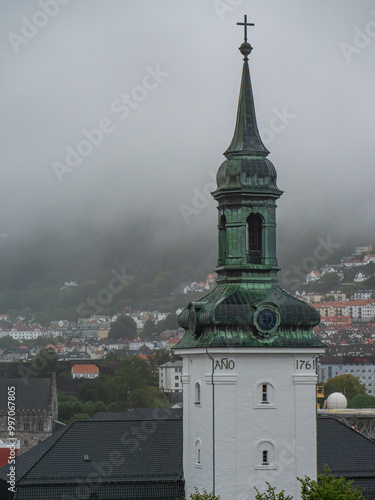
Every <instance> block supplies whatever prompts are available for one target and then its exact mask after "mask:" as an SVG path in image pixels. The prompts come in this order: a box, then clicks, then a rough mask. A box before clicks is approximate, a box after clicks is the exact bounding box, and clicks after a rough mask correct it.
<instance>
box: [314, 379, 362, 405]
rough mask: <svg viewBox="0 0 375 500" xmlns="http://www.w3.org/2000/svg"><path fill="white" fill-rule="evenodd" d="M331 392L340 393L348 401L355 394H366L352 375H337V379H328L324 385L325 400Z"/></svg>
mask: <svg viewBox="0 0 375 500" xmlns="http://www.w3.org/2000/svg"><path fill="white" fill-rule="evenodd" d="M333 392H341V393H342V394H344V396H345V397H346V399H347V400H348V401H350V400H351V399H353V398H354V396H357V394H361V393H364V392H366V386H365V385H364V384H361V382H360V380H359V379H358V378H357V377H355V376H354V375H350V374H345V375H339V376H338V377H334V378H329V379H328V380H327V382H326V383H325V384H324V397H325V398H328V396H329V395H330V394H332V393H333Z"/></svg>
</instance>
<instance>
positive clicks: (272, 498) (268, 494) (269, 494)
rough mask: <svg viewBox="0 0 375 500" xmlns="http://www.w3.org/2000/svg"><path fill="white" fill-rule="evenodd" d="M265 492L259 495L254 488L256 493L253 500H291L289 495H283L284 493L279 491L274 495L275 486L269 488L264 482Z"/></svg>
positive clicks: (268, 484)
mask: <svg viewBox="0 0 375 500" xmlns="http://www.w3.org/2000/svg"><path fill="white" fill-rule="evenodd" d="M266 484H267V490H266V491H265V492H264V493H261V492H260V491H259V490H258V489H257V488H256V487H255V486H254V489H255V491H256V495H255V500H292V499H293V497H292V496H290V495H285V491H284V490H281V491H280V492H279V493H276V486H271V485H270V483H269V482H267V481H266Z"/></svg>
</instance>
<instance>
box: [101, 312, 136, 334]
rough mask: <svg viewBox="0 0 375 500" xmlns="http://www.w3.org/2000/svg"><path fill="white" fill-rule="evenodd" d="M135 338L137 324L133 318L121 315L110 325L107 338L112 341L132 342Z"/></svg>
mask: <svg viewBox="0 0 375 500" xmlns="http://www.w3.org/2000/svg"><path fill="white" fill-rule="evenodd" d="M136 336H137V324H136V322H135V321H134V319H133V318H131V317H130V316H128V315H127V314H124V315H121V316H119V317H118V318H117V320H116V321H115V322H114V323H112V326H111V329H110V330H109V333H108V337H110V338H112V339H119V338H123V339H128V340H132V339H134V337H136Z"/></svg>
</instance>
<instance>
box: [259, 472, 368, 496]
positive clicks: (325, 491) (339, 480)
mask: <svg viewBox="0 0 375 500" xmlns="http://www.w3.org/2000/svg"><path fill="white" fill-rule="evenodd" d="M297 479H298V481H299V482H300V483H301V499H302V500H322V499H324V500H337V499H340V500H365V497H364V496H363V494H362V492H361V491H360V490H359V489H358V488H356V487H355V486H354V485H353V481H347V480H346V479H344V478H343V477H335V476H332V475H331V474H330V471H329V469H328V468H325V469H324V473H323V474H321V475H319V477H318V480H317V481H315V480H313V479H310V478H309V477H307V476H305V477H304V478H303V479H301V478H297ZM266 484H267V491H266V492H264V493H260V492H259V491H258V489H257V488H255V487H254V488H255V490H256V492H257V494H256V495H255V500H292V499H293V496H290V495H285V491H284V490H282V491H280V492H279V493H277V492H276V487H275V486H271V485H270V484H269V483H268V482H266Z"/></svg>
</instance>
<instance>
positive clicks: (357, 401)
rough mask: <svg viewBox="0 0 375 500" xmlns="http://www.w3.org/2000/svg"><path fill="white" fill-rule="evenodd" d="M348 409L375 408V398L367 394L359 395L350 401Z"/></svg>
mask: <svg viewBox="0 0 375 500" xmlns="http://www.w3.org/2000/svg"><path fill="white" fill-rule="evenodd" d="M348 408H375V397H374V396H370V394H366V393H361V394H357V396H354V398H352V399H351V400H350V401H349V403H348Z"/></svg>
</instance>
